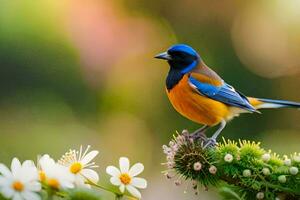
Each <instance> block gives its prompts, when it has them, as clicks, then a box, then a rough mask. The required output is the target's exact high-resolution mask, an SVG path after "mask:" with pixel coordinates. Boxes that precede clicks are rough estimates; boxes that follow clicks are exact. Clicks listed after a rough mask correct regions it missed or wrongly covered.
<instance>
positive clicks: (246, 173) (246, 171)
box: [243, 169, 251, 177]
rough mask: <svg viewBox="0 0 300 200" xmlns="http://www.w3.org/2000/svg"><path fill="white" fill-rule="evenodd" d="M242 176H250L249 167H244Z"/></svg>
mask: <svg viewBox="0 0 300 200" xmlns="http://www.w3.org/2000/svg"><path fill="white" fill-rule="evenodd" d="M243 176H244V177H250V176H251V171H250V170H249V169H245V170H244V171H243Z"/></svg>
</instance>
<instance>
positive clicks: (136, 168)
mask: <svg viewBox="0 0 300 200" xmlns="http://www.w3.org/2000/svg"><path fill="white" fill-rule="evenodd" d="M143 171H144V165H143V164H142V163H136V164H134V165H133V166H132V167H131V168H130V170H129V175H130V176H136V175H139V174H140V173H142V172H143Z"/></svg>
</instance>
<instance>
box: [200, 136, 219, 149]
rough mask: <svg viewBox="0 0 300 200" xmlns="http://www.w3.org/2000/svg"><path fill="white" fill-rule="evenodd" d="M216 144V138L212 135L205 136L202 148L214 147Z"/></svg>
mask: <svg viewBox="0 0 300 200" xmlns="http://www.w3.org/2000/svg"><path fill="white" fill-rule="evenodd" d="M216 144H217V141H216V138H214V137H211V138H207V139H206V141H205V143H204V146H203V149H206V148H211V147H215V146H216Z"/></svg>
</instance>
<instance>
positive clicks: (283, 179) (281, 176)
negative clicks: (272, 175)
mask: <svg viewBox="0 0 300 200" xmlns="http://www.w3.org/2000/svg"><path fill="white" fill-rule="evenodd" d="M278 181H279V182H280V183H285V182H286V176H285V175H280V176H278Z"/></svg>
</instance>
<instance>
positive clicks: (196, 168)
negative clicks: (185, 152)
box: [193, 162, 202, 171]
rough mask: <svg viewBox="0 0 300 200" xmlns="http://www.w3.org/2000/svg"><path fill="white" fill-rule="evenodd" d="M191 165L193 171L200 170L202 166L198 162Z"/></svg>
mask: <svg viewBox="0 0 300 200" xmlns="http://www.w3.org/2000/svg"><path fill="white" fill-rule="evenodd" d="M193 167H194V170H195V171H200V170H201V168H202V164H201V163H200V162H195V163H194V166H193Z"/></svg>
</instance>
